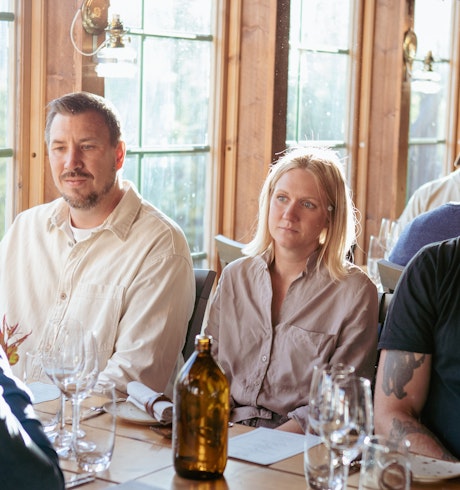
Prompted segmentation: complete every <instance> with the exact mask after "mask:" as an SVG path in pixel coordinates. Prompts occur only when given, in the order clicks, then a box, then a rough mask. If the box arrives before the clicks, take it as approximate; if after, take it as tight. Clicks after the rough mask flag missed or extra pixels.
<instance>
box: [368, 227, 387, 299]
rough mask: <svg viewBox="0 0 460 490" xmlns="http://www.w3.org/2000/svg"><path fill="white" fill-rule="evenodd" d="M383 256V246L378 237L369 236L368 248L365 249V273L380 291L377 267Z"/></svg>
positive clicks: (381, 290)
mask: <svg viewBox="0 0 460 490" xmlns="http://www.w3.org/2000/svg"><path fill="white" fill-rule="evenodd" d="M384 258H385V247H384V246H383V245H382V243H381V242H380V240H379V238H378V237H376V236H375V235H371V236H370V238H369V249H368V251H367V275H368V276H369V277H370V279H371V281H372V282H373V283H374V284H375V285H376V286H377V289H378V290H379V291H380V292H383V287H382V283H381V281H380V274H379V268H378V265H377V263H378V261H379V260H382V259H384Z"/></svg>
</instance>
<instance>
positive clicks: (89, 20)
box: [70, 0, 137, 78]
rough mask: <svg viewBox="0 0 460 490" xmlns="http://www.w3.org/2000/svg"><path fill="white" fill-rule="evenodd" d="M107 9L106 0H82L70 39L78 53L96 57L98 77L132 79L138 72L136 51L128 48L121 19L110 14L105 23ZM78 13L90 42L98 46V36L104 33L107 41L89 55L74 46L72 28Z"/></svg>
mask: <svg viewBox="0 0 460 490" xmlns="http://www.w3.org/2000/svg"><path fill="white" fill-rule="evenodd" d="M108 9H109V1H108V0H84V1H83V3H82V5H81V7H80V8H79V9H78V10H77V12H76V13H75V16H74V18H73V20H72V24H71V26H70V40H71V41H72V44H73V47H74V48H75V50H76V51H77V52H78V53H80V54H81V55H83V56H94V57H95V62H96V67H95V70H96V73H97V75H98V76H99V77H113V78H115V77H116V78H132V77H133V76H134V75H135V73H136V69H137V67H136V51H135V50H134V49H133V48H132V47H131V46H130V45H129V43H130V42H131V41H130V39H129V38H127V37H126V34H127V33H128V31H127V30H125V28H124V26H123V22H122V21H121V19H120V16H119V15H118V14H113V17H112V20H111V22H110V24H109V23H108V22H107V18H108ZM79 14H80V15H81V21H82V25H83V28H84V29H85V31H86V32H87V33H88V34H91V35H92V36H93V42H96V43H97V36H99V35H100V34H102V33H103V32H104V31H105V32H106V33H107V36H106V39H105V40H104V41H103V42H102V43H101V44H100V45H99V46H97V47H96V49H94V50H93V51H91V52H84V51H82V50H81V49H80V48H78V46H77V45H76V43H75V39H74V29H75V23H76V21H77V18H78V15H79Z"/></svg>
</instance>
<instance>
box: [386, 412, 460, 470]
mask: <svg viewBox="0 0 460 490" xmlns="http://www.w3.org/2000/svg"><path fill="white" fill-rule="evenodd" d="M410 434H421V435H424V436H426V437H428V438H430V439H433V440H434V441H435V442H436V444H437V445H438V446H439V447H440V448H441V449H442V451H443V453H442V459H445V460H446V461H458V460H457V458H455V457H454V456H453V455H452V454H451V453H450V452H449V451H448V450H447V449H446V448H445V447H444V446H443V444H442V443H441V441H440V440H439V439H438V438H437V437H436V436H435V435H434V434H433V433H432V432H431V431H430V430H428V429H427V428H426V427H425V426H424V425H420V424H418V423H415V422H413V421H411V420H407V421H405V422H403V421H402V420H399V419H396V418H394V419H393V424H392V427H391V430H390V438H392V439H395V440H396V441H398V442H400V441H402V440H403V439H406V438H407V436H409V435H410Z"/></svg>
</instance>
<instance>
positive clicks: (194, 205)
mask: <svg viewBox="0 0 460 490" xmlns="http://www.w3.org/2000/svg"><path fill="white" fill-rule="evenodd" d="M208 159H209V156H208V155H207V154H205V155H200V154H192V155H174V156H169V155H166V156H165V155H159V156H152V157H145V158H144V159H143V161H142V179H141V180H142V194H143V196H144V197H145V198H146V199H147V200H148V201H150V202H151V203H153V204H154V205H155V206H157V207H158V208H159V209H161V210H162V211H163V212H165V213H166V214H167V215H168V216H171V217H174V219H175V221H176V222H177V223H178V224H179V226H180V227H181V228H182V229H183V230H184V233H185V235H186V236H187V239H188V242H189V245H190V249H191V251H192V252H199V251H201V250H203V241H204V237H203V230H204V215H205V204H206V192H205V189H206V173H207V172H206V169H207V167H208Z"/></svg>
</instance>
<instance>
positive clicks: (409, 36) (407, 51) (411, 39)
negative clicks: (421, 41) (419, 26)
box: [403, 27, 417, 80]
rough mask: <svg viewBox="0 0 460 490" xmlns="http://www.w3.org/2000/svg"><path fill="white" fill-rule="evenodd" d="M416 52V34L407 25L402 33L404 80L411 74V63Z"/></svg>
mask: <svg viewBox="0 0 460 490" xmlns="http://www.w3.org/2000/svg"><path fill="white" fill-rule="evenodd" d="M416 53H417V36H416V34H415V32H414V31H413V30H412V29H411V28H410V27H409V29H408V30H407V31H406V33H405V34H404V41H403V58H404V64H405V67H406V72H405V80H408V79H409V78H410V77H411V74H412V64H413V62H414V59H415V54H416Z"/></svg>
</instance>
